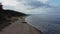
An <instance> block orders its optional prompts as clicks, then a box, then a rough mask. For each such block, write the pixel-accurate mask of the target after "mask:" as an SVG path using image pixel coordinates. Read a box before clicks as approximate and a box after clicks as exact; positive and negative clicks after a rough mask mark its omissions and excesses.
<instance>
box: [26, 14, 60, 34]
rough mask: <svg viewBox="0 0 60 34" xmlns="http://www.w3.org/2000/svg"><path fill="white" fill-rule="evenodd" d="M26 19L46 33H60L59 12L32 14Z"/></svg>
mask: <svg viewBox="0 0 60 34" xmlns="http://www.w3.org/2000/svg"><path fill="white" fill-rule="evenodd" d="M26 21H27V22H28V23H29V24H30V25H32V26H34V27H36V28H37V29H39V30H41V31H42V32H43V33H44V34H60V15H59V14H32V15H30V16H29V17H27V18H26Z"/></svg>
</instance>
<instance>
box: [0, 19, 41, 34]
mask: <svg viewBox="0 0 60 34" xmlns="http://www.w3.org/2000/svg"><path fill="white" fill-rule="evenodd" d="M0 34H42V32H40V31H38V30H37V29H35V28H34V27H32V26H30V25H29V24H27V23H22V22H21V20H18V21H15V22H14V23H12V24H11V25H10V26H8V27H6V28H5V29H3V31H2V32H0Z"/></svg>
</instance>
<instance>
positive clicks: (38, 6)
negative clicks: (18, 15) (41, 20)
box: [0, 0, 60, 14]
mask: <svg viewBox="0 0 60 34" xmlns="http://www.w3.org/2000/svg"><path fill="white" fill-rule="evenodd" d="M0 2H1V3H2V4H3V5H4V9H10V10H15V11H19V12H23V13H27V14H40V13H48V12H50V11H51V12H56V11H57V13H59V11H60V0H0Z"/></svg>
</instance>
